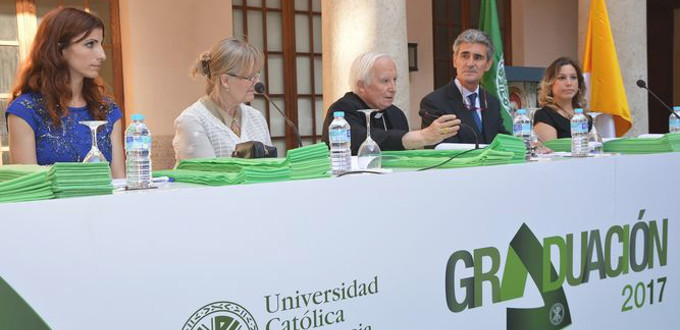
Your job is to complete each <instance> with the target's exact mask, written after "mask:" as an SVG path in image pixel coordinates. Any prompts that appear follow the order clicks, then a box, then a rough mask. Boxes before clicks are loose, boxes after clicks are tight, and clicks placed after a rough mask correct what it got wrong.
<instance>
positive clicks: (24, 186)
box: [0, 165, 54, 203]
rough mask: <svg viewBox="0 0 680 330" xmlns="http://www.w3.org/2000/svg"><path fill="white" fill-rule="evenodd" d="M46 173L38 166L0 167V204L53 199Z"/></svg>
mask: <svg viewBox="0 0 680 330" xmlns="http://www.w3.org/2000/svg"><path fill="white" fill-rule="evenodd" d="M47 171H48V167H46V166H39V165H4V166H0V203H6V202H21V201H33V200H40V199H52V198H54V193H53V192H52V187H51V185H50V182H49V181H48V180H47Z"/></svg>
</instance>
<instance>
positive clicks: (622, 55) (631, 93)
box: [578, 0, 649, 136]
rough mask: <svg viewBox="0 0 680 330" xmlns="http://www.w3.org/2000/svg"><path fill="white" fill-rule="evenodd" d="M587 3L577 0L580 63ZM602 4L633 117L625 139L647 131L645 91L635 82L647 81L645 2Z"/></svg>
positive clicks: (617, 0) (621, 0)
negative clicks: (605, 8) (607, 18)
mask: <svg viewBox="0 0 680 330" xmlns="http://www.w3.org/2000/svg"><path fill="white" fill-rule="evenodd" d="M590 2H591V0H579V3H578V35H579V37H578V53H579V60H580V61H583V52H584V45H585V40H586V31H587V30H588V15H589V13H590ZM605 3H606V4H607V13H608V14H609V23H610V24H611V29H612V34H613V35H614V43H615V44H616V55H617V56H618V58H619V66H620V68H621V76H622V77H623V85H624V87H625V89H626V96H627V97H628V106H629V107H630V114H631V116H632V118H633V127H632V128H631V129H630V130H629V131H628V133H627V134H626V136H637V135H639V134H643V133H647V132H649V117H648V112H647V111H648V104H647V92H646V91H645V90H643V89H640V88H639V87H637V85H636V84H635V83H636V81H637V80H638V79H644V80H645V81H646V80H647V1H639V0H605Z"/></svg>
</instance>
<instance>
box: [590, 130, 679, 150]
mask: <svg viewBox="0 0 680 330" xmlns="http://www.w3.org/2000/svg"><path fill="white" fill-rule="evenodd" d="M674 151H675V152H677V151H680V134H671V133H668V134H665V135H664V136H662V137H659V138H624V139H618V140H611V141H607V142H605V143H604V152H619V153H622V154H657V153H663V152H674Z"/></svg>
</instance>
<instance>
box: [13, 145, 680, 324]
mask: <svg viewBox="0 0 680 330" xmlns="http://www.w3.org/2000/svg"><path fill="white" fill-rule="evenodd" d="M678 168H680V153H671V154H657V155H644V156H613V157H603V158H588V159H573V160H569V161H554V162H539V163H527V164H516V165H504V166H492V167H477V168H465V169H454V170H432V171H426V172H396V173H391V174H385V175H362V176H347V177H342V178H331V179H321V180H307V181H293V182H280V183H270V184H257V185H242V186H229V187H217V188H216V187H193V188H185V189H167V190H159V191H150V192H142V193H132V194H115V195H111V196H97V197H88V198H74V199H62V200H48V201H39V202H27V203H13V204H0V278H2V280H4V283H5V285H4V286H1V285H0V330H4V329H9V328H10V327H11V329H12V330H17V329H22V327H21V325H28V324H32V326H31V327H30V328H32V329H41V328H40V326H39V325H40V324H41V321H40V319H37V320H36V319H35V318H36V317H38V316H37V315H39V317H40V318H41V319H42V321H44V324H43V325H45V326H46V327H47V326H48V327H50V328H52V329H55V330H57V329H59V330H60V329H68V330H78V329H88V330H89V329H100V330H102V329H112V330H113V329H116V330H119V329H178V330H179V329H182V330H192V329H201V330H206V329H212V330H218V329H251V330H252V329H347V330H350V329H361V330H368V329H371V330H373V329H453V328H460V329H470V328H475V329H502V328H507V329H561V328H564V327H566V326H569V325H570V326H569V328H570V329H595V328H613V329H641V328H648V329H669V328H671V324H672V323H671V322H672V321H673V320H675V314H677V311H678V307H679V306H680V304H679V303H678V300H679V299H680V286H678V285H677V282H675V281H677V280H678V279H679V278H680V269H679V268H678V265H677V263H678V260H679V259H678V251H679V250H680V239H678V236H680V229H679V228H680V225H679V224H678V221H679V220H678V219H680V208H679V207H678V204H676V203H678V201H679V200H678V187H680V177H679V176H678V174H677V169H678ZM550 272H552V273H551V274H550V276H548V275H546V274H548V273H550ZM0 282H3V281H0ZM22 302H24V303H25V304H26V305H23V304H22ZM29 306H30V307H29ZM3 309H4V313H5V314H3ZM8 310H10V311H12V313H8V312H7V311H8ZM33 312H34V313H33ZM3 315H5V318H3V317H2V316H3ZM7 315H14V316H13V317H14V318H12V317H8V316H7ZM17 315H20V316H17ZM12 322H14V323H12ZM36 324H37V325H36ZM26 327H28V326H26Z"/></svg>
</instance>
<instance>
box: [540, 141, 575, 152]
mask: <svg viewBox="0 0 680 330" xmlns="http://www.w3.org/2000/svg"><path fill="white" fill-rule="evenodd" d="M543 146H545V147H547V148H550V150H552V151H555V152H571V139H570V138H562V139H553V140H550V141H546V142H543Z"/></svg>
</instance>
